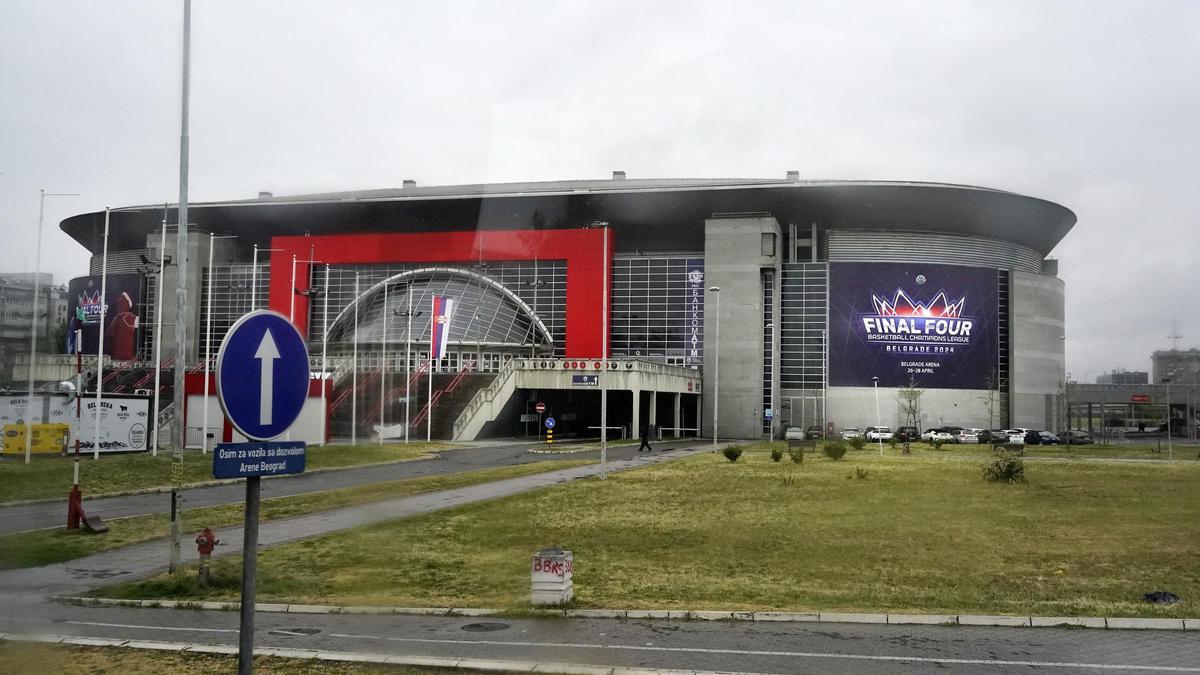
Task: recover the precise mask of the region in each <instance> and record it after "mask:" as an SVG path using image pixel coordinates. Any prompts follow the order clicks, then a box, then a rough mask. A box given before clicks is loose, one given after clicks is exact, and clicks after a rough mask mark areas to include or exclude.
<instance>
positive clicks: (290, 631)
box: [268, 628, 321, 637]
mask: <svg viewBox="0 0 1200 675" xmlns="http://www.w3.org/2000/svg"><path fill="white" fill-rule="evenodd" d="M320 632H321V629H320V628H279V629H277V630H273V631H271V632H270V633H268V634H269V635H282V636H284V637H303V636H305V635H316V634H317V633H320Z"/></svg>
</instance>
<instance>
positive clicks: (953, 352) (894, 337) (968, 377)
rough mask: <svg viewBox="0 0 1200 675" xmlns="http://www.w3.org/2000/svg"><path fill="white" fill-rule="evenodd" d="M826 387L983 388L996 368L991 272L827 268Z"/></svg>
mask: <svg viewBox="0 0 1200 675" xmlns="http://www.w3.org/2000/svg"><path fill="white" fill-rule="evenodd" d="M829 277H830V279H829V292H830V295H829V331H830V341H829V350H830V354H829V359H830V372H829V379H830V384H831V385H835V386H859V387H869V386H872V384H873V383H874V379H873V378H876V377H877V378H879V384H880V386H889V387H902V386H906V385H908V384H909V383H913V384H916V385H917V386H919V387H922V388H934V389H937V388H947V389H982V388H984V387H986V386H987V385H986V382H987V380H988V378H989V374H990V373H992V372H993V371H994V369H995V368H996V365H997V356H998V348H997V339H998V336H997V312H998V307H997V297H998V295H997V283H998V279H997V273H996V271H995V270H990V269H980V268H971V267H957V266H953V265H928V264H895V265H893V264H863V263H834V264H831V265H830V266H829Z"/></svg>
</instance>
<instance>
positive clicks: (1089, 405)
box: [1087, 403, 1103, 434]
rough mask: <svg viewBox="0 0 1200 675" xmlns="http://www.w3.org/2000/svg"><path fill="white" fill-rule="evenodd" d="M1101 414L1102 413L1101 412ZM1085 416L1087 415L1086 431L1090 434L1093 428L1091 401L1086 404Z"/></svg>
mask: <svg viewBox="0 0 1200 675" xmlns="http://www.w3.org/2000/svg"><path fill="white" fill-rule="evenodd" d="M1101 410H1103V408H1101ZM1101 414H1103V413H1101ZM1087 417H1088V433H1089V434H1090V433H1092V432H1093V429H1092V404H1091V403H1089V404H1087Z"/></svg>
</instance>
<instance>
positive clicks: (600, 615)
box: [564, 609, 626, 619]
mask: <svg viewBox="0 0 1200 675" xmlns="http://www.w3.org/2000/svg"><path fill="white" fill-rule="evenodd" d="M564 614H565V615H566V616H568V617H571V618H576V619H624V618H625V616H626V612H625V610H623V609H568V610H566V612H564Z"/></svg>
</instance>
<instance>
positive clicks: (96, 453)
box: [30, 206, 110, 459]
mask: <svg viewBox="0 0 1200 675" xmlns="http://www.w3.org/2000/svg"><path fill="white" fill-rule="evenodd" d="M109 216H110V212H109V209H108V207H107V206H106V207H104V255H103V256H101V258H100V343H99V344H98V345H97V346H96V443H95V445H93V446H92V459H100V403H101V399H102V392H103V390H104V319H105V318H107V315H108V223H109ZM30 367H32V364H30ZM30 400H31V401H32V400H33V398H32V392H30Z"/></svg>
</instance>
